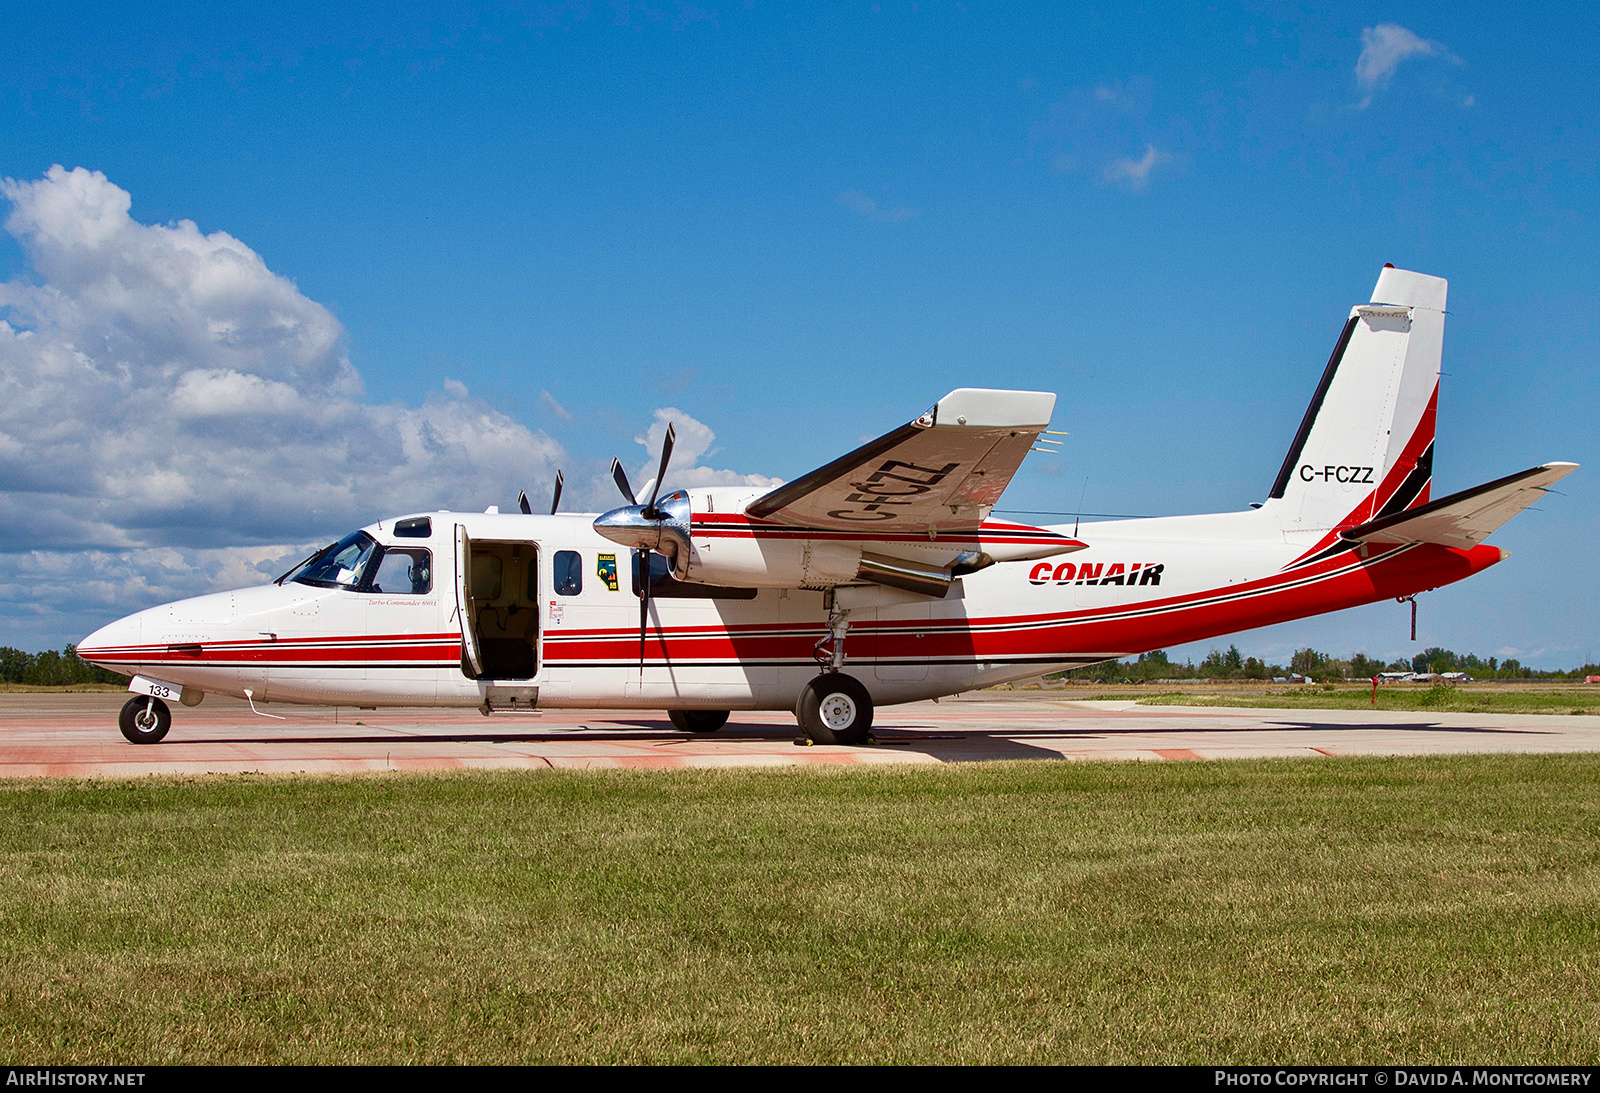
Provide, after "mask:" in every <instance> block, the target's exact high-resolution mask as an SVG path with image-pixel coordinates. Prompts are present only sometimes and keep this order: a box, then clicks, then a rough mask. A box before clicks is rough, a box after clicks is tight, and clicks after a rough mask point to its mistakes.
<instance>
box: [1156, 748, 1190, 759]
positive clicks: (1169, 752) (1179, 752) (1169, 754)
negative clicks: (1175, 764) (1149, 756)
mask: <svg viewBox="0 0 1600 1093" xmlns="http://www.w3.org/2000/svg"><path fill="white" fill-rule="evenodd" d="M1150 750H1151V751H1153V752H1155V753H1156V754H1157V755H1159V756H1161V758H1163V759H1198V758H1200V756H1199V755H1198V754H1196V753H1195V752H1192V751H1190V750H1189V749H1188V748H1151V749H1150Z"/></svg>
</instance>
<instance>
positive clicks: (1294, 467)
mask: <svg viewBox="0 0 1600 1093" xmlns="http://www.w3.org/2000/svg"><path fill="white" fill-rule="evenodd" d="M1445 290H1446V282H1445V280H1444V279H1443V278H1442V277H1429V276H1427V275H1426V274H1422V273H1411V272H1409V271H1407V270H1401V269H1395V268H1393V267H1392V266H1385V267H1384V269H1383V272H1382V273H1381V274H1380V275H1379V277H1378V285H1377V287H1376V288H1375V289H1373V292H1372V301H1371V303H1366V304H1359V305H1357V306H1356V307H1354V308H1351V309H1350V317H1349V319H1347V320H1346V322H1345V325H1344V329H1343V330H1342V331H1340V333H1339V341H1338V344H1337V345H1336V346H1335V347H1334V350H1333V356H1332V357H1330V358H1329V359H1328V366H1327V368H1326V369H1324V370H1323V373H1322V381H1321V382H1320V383H1319V384H1318V385H1317V390H1316V394H1315V395H1314V396H1313V397H1312V399H1311V405H1310V406H1309V407H1307V409H1306V414H1305V418H1304V419H1303V420H1302V421H1301V423H1300V431H1299V432H1298V433H1296V434H1295V438H1294V443H1293V444H1292V445H1290V448H1289V454H1288V455H1287V456H1286V457H1285V459H1284V461H1283V467H1282V468H1281V469H1280V470H1279V471H1278V478H1277V480H1276V481H1275V482H1274V483H1273V486H1272V493H1271V495H1270V499H1269V500H1268V502H1267V505H1266V508H1267V509H1269V510H1270V511H1272V512H1274V513H1275V514H1276V515H1277V516H1278V518H1279V520H1280V522H1281V524H1282V527H1283V529H1284V531H1285V532H1291V533H1292V532H1316V533H1322V534H1320V535H1318V536H1316V538H1321V537H1325V536H1326V534H1327V533H1331V532H1333V531H1334V530H1336V529H1338V528H1342V527H1351V526H1353V525H1355V524H1361V523H1366V522H1368V521H1370V520H1375V519H1378V518H1379V517H1381V516H1388V515H1392V514H1393V513H1396V512H1402V511H1404V510H1405V509H1408V508H1411V507H1412V506H1414V505H1420V504H1423V503H1425V502H1426V501H1427V500H1428V488H1429V486H1430V484H1431V482H1432V479H1433V434H1434V415H1435V411H1436V409H1437V407H1438V399H1439V359H1440V353H1441V351H1442V349H1443V346H1444V308H1445Z"/></svg>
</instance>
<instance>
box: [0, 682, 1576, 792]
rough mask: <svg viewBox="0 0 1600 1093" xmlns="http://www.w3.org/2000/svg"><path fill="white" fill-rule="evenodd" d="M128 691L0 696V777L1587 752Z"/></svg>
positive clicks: (1013, 696)
mask: <svg viewBox="0 0 1600 1093" xmlns="http://www.w3.org/2000/svg"><path fill="white" fill-rule="evenodd" d="M126 698H127V696H126V695H124V694H0V777H11V778H15V777H73V778H81V777H125V776H138V775H146V774H204V773H241V772H261V773H284V774H287V773H298V772H305V773H345V772H357V771H384V770H407V771H416V770H455V769H469V768H476V769H547V768H591V767H641V768H687V767H743V766H795V765H812V764H856V765H866V764H880V763H957V762H976V761H983V760H992V759H1067V760H1095V759H1141V760H1185V759H1224V758H1247V757H1263V756H1318V755H1322V756H1333V755H1438V754H1446V753H1459V752H1570V751H1600V717H1597V716H1570V715H1569V716H1541V715H1533V714H1520V715H1519V714H1511V715H1502V714H1456V713H1389V712H1383V711H1377V712H1369V711H1360V710H1262V709H1221V708H1215V707H1192V706H1137V705H1135V704H1133V703H1132V702H1115V701H1113V702H1083V701H1073V700H1071V699H1070V698H1066V697H1062V696H1060V695H1053V694H1044V693H1033V692H985V693H979V694H973V695H963V696H960V697H958V698H953V699H952V698H947V699H944V700H943V701H941V702H938V703H932V702H919V703H915V704H912V705H907V706H894V707H888V708H885V709H880V710H879V711H878V712H877V718H876V726H875V729H874V735H875V737H876V740H877V743H876V744H873V745H871V746H866V747H853V748H846V747H811V746H804V747H802V746H797V745H796V742H795V737H796V732H795V723H794V718H793V717H791V716H789V715H787V714H782V713H763V712H755V713H735V714H734V715H733V717H732V719H731V720H730V721H729V723H728V725H727V726H726V727H725V728H723V729H722V730H721V731H720V732H716V733H712V734H708V735H705V736H690V735H687V734H684V733H681V732H678V731H677V730H675V729H674V728H673V727H672V725H671V724H670V723H669V722H668V721H667V718H666V715H665V714H663V713H656V712H651V711H633V712H629V711H617V710H605V711H601V710H549V711H536V712H519V713H495V714H493V715H491V716H489V717H484V716H482V715H481V714H479V713H477V712H476V711H472V710H433V709H394V710H351V709H339V710H336V709H331V708H321V707H292V706H272V707H270V711H271V712H272V713H275V714H279V715H283V716H286V717H287V720H282V721H279V720H273V719H270V718H265V717H260V716H258V715H256V714H253V713H251V711H250V709H249V707H247V706H246V705H245V704H244V703H241V702H234V701H231V700H229V699H223V698H218V697H217V696H214V695H212V696H207V698H206V700H205V702H204V703H203V704H202V705H201V706H198V707H195V708H192V709H185V708H182V707H178V708H176V709H175V710H174V713H173V726H172V732H171V734H170V735H169V736H168V737H167V739H166V740H165V741H163V742H162V743H160V744H154V745H134V744H129V743H127V742H126V741H125V740H123V739H122V736H121V735H120V734H119V733H118V732H117V724H116V722H117V710H118V709H119V708H120V707H121V705H122V703H123V702H124V701H125V700H126Z"/></svg>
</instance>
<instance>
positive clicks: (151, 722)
mask: <svg viewBox="0 0 1600 1093" xmlns="http://www.w3.org/2000/svg"><path fill="white" fill-rule="evenodd" d="M117 725H118V726H119V727H120V728H121V729H122V735H123V736H125V737H127V738H128V742H129V743H130V744H154V743H156V742H157V741H159V740H160V739H161V738H162V737H163V736H165V735H167V730H168V729H170V728H172V711H171V710H169V709H167V704H166V703H165V702H163V701H161V700H160V699H159V698H151V697H149V696H147V695H134V696H133V697H132V698H130V699H128V701H127V702H125V703H124V704H123V706H122V713H121V714H119V715H118V716H117Z"/></svg>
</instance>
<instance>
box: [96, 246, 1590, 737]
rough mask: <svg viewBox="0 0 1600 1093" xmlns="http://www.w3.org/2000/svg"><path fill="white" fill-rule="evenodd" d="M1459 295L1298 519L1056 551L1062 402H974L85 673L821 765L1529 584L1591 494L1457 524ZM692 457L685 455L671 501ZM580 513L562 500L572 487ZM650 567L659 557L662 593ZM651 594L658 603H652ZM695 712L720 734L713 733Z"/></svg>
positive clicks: (258, 597)
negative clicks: (1539, 532) (1521, 540)
mask: <svg viewBox="0 0 1600 1093" xmlns="http://www.w3.org/2000/svg"><path fill="white" fill-rule="evenodd" d="M1444 305H1445V282H1444V281H1443V280H1441V279H1439V278H1436V277H1428V276H1425V275H1422V274H1416V273H1409V272H1406V271H1403V270H1396V269H1393V268H1392V267H1386V268H1385V269H1384V271H1383V273H1382V275H1381V276H1380V277H1379V279H1378V284H1377V288H1376V289H1375V290H1374V292H1373V297H1372V302H1371V303H1368V304H1362V305H1358V306H1356V307H1354V308H1352V309H1351V312H1350V315H1349V318H1348V319H1347V321H1346V323H1345V326H1344V329H1343V330H1342V331H1341V333H1340V336H1339V340H1338V343H1337V345H1336V347H1335V349H1334V352H1333V355H1332V357H1331V358H1330V359H1329V361H1328V364H1327V366H1326V368H1325V369H1324V371H1323V375H1322V379H1321V382H1320V383H1319V385H1318V387H1317V389H1316V392H1315V395H1314V396H1313V399H1312V402H1311V405H1310V407H1309V408H1308V409H1307V411H1306V414H1305V417H1304V419H1303V420H1302V422H1301V425H1300V429H1299V432H1298V434H1297V435H1296V437H1295V439H1294V442H1293V444H1292V445H1291V447H1290V450H1289V453H1288V455H1287V457H1286V458H1285V459H1284V461H1283V465H1282V467H1281V468H1280V470H1279V472H1278V475H1277V479H1276V481H1275V482H1274V483H1273V486H1272V488H1271V490H1270V491H1269V493H1268V496H1267V499H1266V500H1265V501H1264V502H1263V503H1262V504H1261V505H1259V506H1257V507H1255V508H1253V509H1251V510H1249V511H1245V512H1235V513H1223V514H1218V515H1209V516H1180V517H1165V518H1156V519H1140V520H1118V521H1111V522H1101V523H1093V524H1088V525H1084V526H1082V527H1081V528H1080V527H1076V526H1074V527H1072V528H1069V527H1067V526H1065V525H1061V526H1056V527H1048V528H1039V527H1030V526H1028V525H1024V524H1014V523H1008V522H1005V521H1001V520H996V519H994V518H992V516H991V512H992V510H993V508H994V506H995V504H996V502H998V500H999V498H1000V494H1001V493H1002V491H1003V490H1004V489H1005V486H1006V484H1007V483H1008V482H1009V481H1010V479H1011V476H1012V475H1013V474H1014V473H1015V471H1016V469H1017V467H1018V466H1020V464H1021V462H1022V459H1023V458H1024V457H1025V456H1026V454H1027V453H1028V451H1029V450H1030V449H1031V448H1032V447H1033V446H1034V445H1035V444H1040V443H1043V444H1051V443H1054V442H1051V441H1048V440H1046V439H1044V438H1043V437H1042V436H1041V435H1040V434H1041V433H1044V432H1046V431H1047V429H1046V426H1047V425H1048V423H1049V421H1050V416H1051V413H1052V412H1053V409H1054V404H1055V396H1054V395H1051V394H1048V393H1041V392H1028V391H991V390H979V389H965V388H964V389H961V390H958V391H953V392H951V393H950V394H949V395H947V396H945V398H943V399H941V400H940V401H939V402H938V403H937V404H936V405H935V406H934V407H933V408H931V409H930V410H929V411H928V412H927V413H925V414H923V415H922V416H920V417H918V418H917V419H915V420H914V421H912V422H910V423H908V424H906V425H903V426H901V427H900V428H898V429H896V430H893V431H891V432H890V433H887V434H885V435H884V436H883V437H880V438H879V439H877V440H875V441H872V442H870V443H868V444H866V445H863V446H862V447H861V448H858V449H857V450H855V451H854V452H851V453H849V454H847V455H845V456H842V457H840V458H839V459H837V460H834V461H833V462H832V463H829V464H827V465H826V466H824V467H821V468H818V469H817V470H815V471H812V472H810V473H809V474H807V475H804V476H802V477H801V478H799V479H796V480H795V481H794V482H791V483H788V484H785V485H782V486H779V487H777V488H775V489H772V490H768V491H762V490H752V489H749V488H743V487H727V488H724V487H712V488H705V489H693V490H687V491H682V490H680V491H678V492H676V493H673V494H670V495H668V496H667V497H665V498H662V499H660V501H659V504H658V502H657V498H656V496H655V495H654V494H652V495H651V497H650V499H649V500H648V502H646V503H645V504H639V503H637V500H636V499H635V498H634V496H633V493H632V490H631V488H630V487H628V485H627V482H626V476H625V475H622V474H621V473H620V472H619V471H617V469H616V468H615V466H614V468H613V469H614V473H616V475H617V479H618V485H619V487H620V488H621V490H622V492H623V494H624V496H625V497H627V498H628V499H629V500H630V501H632V502H633V503H632V504H630V505H627V506H623V507H622V508H618V509H615V510H613V511H611V512H608V513H603V514H586V515H551V516H536V515H530V514H528V513H527V506H526V505H524V512H523V514H501V513H498V512H496V511H493V510H491V511H489V512H486V513H454V512H437V513H417V514H413V515H411V516H406V517H401V518H398V519H390V520H381V521H379V522H377V523H375V524H372V525H369V526H368V527H366V528H363V529H361V530H360V531H359V532H352V533H351V534H350V535H348V536H346V537H345V538H344V539H342V540H340V541H339V542H338V543H335V544H333V545H332V546H330V547H328V548H326V549H325V550H323V551H320V552H318V554H316V555H314V556H313V557H312V558H310V559H307V561H306V562H304V563H302V564H301V565H300V566H298V567H296V569H294V570H292V571H291V572H290V573H289V574H286V575H285V577H284V578H281V579H280V580H279V581H277V582H275V583H273V584H271V585H268V586H265V587H261V588H248V589H243V590H240V591H236V592H220V593H216V594H214V595H209V596H200V597H197V598H194V599H188V600H181V601H179V602H177V603H171V604H166V605H164V606H161V607H153V608H150V609H148V610H145V611H140V612H138V613H136V614H133V615H129V616H128V617H127V618H124V619H121V620H119V621H117V622H114V623H111V624H110V625H108V626H105V627H103V628H101V629H100V630H97V631H96V632H95V633H93V634H91V635H90V636H89V637H87V638H85V639H84V641H83V642H82V643H81V644H80V645H79V647H78V652H79V655H80V656H82V657H83V658H84V659H85V660H88V661H90V662H92V663H95V664H99V665H102V666H104V667H107V668H111V669H114V670H116V671H118V672H123V673H125V674H128V675H129V676H132V677H133V681H132V683H131V684H130V689H131V690H133V691H134V692H135V698H133V699H131V700H130V701H129V704H128V706H127V707H125V708H124V711H123V719H122V728H123V732H124V735H126V736H127V737H128V739H130V740H133V741H135V742H155V741H156V740H159V739H161V737H162V736H164V735H165V733H166V731H167V725H168V724H169V722H170V711H169V710H168V707H167V706H166V704H165V700H166V699H169V698H174V699H178V700H180V701H181V702H183V703H185V704H190V705H192V704H194V703H195V702H198V701H200V699H201V698H202V697H203V695H204V694H205V693H208V692H216V693H218V694H227V695H234V696H238V697H243V698H248V699H249V700H250V701H251V702H252V703H253V704H254V703H263V702H298V703H316V704H342V705H355V706H367V707H375V706H386V705H406V706H474V707H478V708H480V709H482V710H484V712H486V713H487V712H491V711H493V710H496V709H506V708H513V709H515V708H523V709H525V708H529V707H532V706H534V705H538V706H541V707H557V708H559V707H614V708H652V709H667V710H669V711H672V712H673V719H674V721H675V722H676V723H678V724H680V726H681V727H685V728H689V729H691V730H693V731H708V730H710V729H714V728H716V727H717V726H719V725H720V724H721V723H722V720H723V719H725V718H726V711H731V710H750V709H794V710H795V711H796V714H797V716H798V717H799V720H800V723H801V727H802V729H803V730H804V731H805V732H807V734H809V735H811V736H812V737H813V738H814V739H818V740H820V741H822V742H829V743H831V742H845V743H848V742H856V741H859V740H861V739H865V737H866V731H867V729H868V728H869V727H870V724H871V711H872V708H873V707H874V706H875V705H882V704H886V703H898V702H910V701H915V700H917V699H925V698H933V697H938V696H940V695H947V694H954V693H957V692H960V691H966V690H971V689H974V688H979V687H985V686H990V685H992V684H996V683H1003V682H1007V681H1012V680H1018V679H1024V678H1028V677H1031V676H1037V675H1040V674H1042V673H1047V672H1053V671H1059V670H1062V669H1068V668H1074V667H1080V666H1083V665H1087V664H1092V663H1095V662H1097V661H1103V660H1108V659H1113V658H1118V657H1125V656H1130V655H1133V654H1136V653H1142V652H1146V651H1148V650H1151V649H1156V648H1161V647H1164V646H1169V645H1176V644H1182V643H1185V642H1191V641H1197V640H1203V639H1205V638H1210V637H1216V636H1219V635H1223V634H1230V633H1234V632H1237V631H1240V630H1248V629H1251V628H1253V627H1258V626H1267V625H1270V624H1273V623H1278V622H1283V621H1286V620H1290V619H1296V618H1304V617H1306V616H1310V615H1318V614H1322V613H1325V612H1329V611H1338V610H1341V609H1344V608H1348V607H1356V606H1359V605H1361V604H1367V603H1374V602H1377V601H1379V600H1385V599H1394V598H1404V597H1407V596H1413V595H1415V594H1417V593H1419V592H1424V591H1427V590H1429V589H1433V588H1438V587H1440V586H1441V585H1446V584H1450V583H1453V582H1455V581H1459V580H1461V579H1463V578H1465V577H1468V576H1471V575H1472V574H1473V573H1476V572H1478V571H1479V570H1482V569H1486V568H1487V567H1489V566H1491V565H1494V564H1496V563H1497V562H1499V561H1501V560H1502V559H1503V558H1504V557H1505V556H1506V555H1505V554H1504V553H1503V552H1502V551H1501V550H1500V549H1499V548H1497V547H1494V546H1490V545H1487V544H1486V543H1484V542H1483V540H1484V539H1485V538H1486V537H1487V536H1488V535H1489V534H1490V533H1491V532H1493V531H1494V530H1495V529H1496V528H1498V527H1499V526H1500V525H1501V524H1503V523H1504V522H1505V521H1506V520H1507V519H1510V517H1511V516H1513V515H1515V514H1516V513H1517V512H1519V511H1521V509H1523V508H1525V507H1526V506H1527V505H1529V504H1531V503H1532V502H1533V501H1534V500H1536V499H1537V498H1538V497H1539V496H1541V495H1542V493H1543V491H1544V490H1545V489H1546V488H1547V487H1548V486H1549V485H1550V484H1551V483H1552V482H1554V481H1556V480H1558V479H1560V478H1561V477H1563V476H1564V475H1566V474H1568V473H1570V472H1571V471H1572V470H1573V469H1575V465H1574V464H1570V463H1548V464H1544V465H1541V466H1538V467H1534V468H1532V469H1530V470H1527V471H1523V472H1520V473H1518V474H1514V475H1510V476H1507V477H1506V478H1503V479H1499V480H1497V481H1495V482H1491V483H1487V484H1485V485H1483V486H1479V487H1476V488H1474V489H1470V490H1465V491H1462V492H1460V493H1457V494H1453V495H1451V496H1450V497H1446V498H1441V499H1438V500H1431V499H1430V492H1431V486H1432V477H1433V444H1434V433H1435V416H1436V413H1435V411H1436V407H1437V405H1438V383H1439V363H1440V355H1441V351H1442V344H1443V329H1444ZM670 453H671V430H670V429H669V430H668V437H667V442H666V444H665V446H664V448H663V452H662V457H661V458H662V470H661V472H659V473H658V474H657V481H659V480H661V478H663V477H664V475H665V472H666V469H667V465H668V460H669V458H670ZM557 490H558V492H557V500H558V502H559V484H558V486H557ZM641 559H643V561H642V563H641ZM641 564H642V566H643V569H644V570H645V572H647V573H648V574H649V575H650V577H649V581H648V587H649V595H648V597H641V596H640V595H639V591H640V587H639V578H638V573H639V571H640V567H641ZM694 711H703V712H702V713H700V714H695V713H693V712H694Z"/></svg>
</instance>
